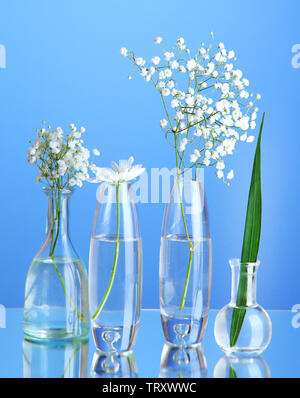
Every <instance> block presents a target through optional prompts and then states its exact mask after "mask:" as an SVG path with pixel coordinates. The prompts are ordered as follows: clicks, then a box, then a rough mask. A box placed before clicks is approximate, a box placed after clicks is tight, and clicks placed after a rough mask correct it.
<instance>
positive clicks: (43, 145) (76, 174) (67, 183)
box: [27, 122, 100, 189]
mask: <svg viewBox="0 0 300 398" xmlns="http://www.w3.org/2000/svg"><path fill="white" fill-rule="evenodd" d="M43 125H44V127H43V128H41V129H37V134H38V136H37V138H36V140H35V141H34V142H33V143H31V142H30V143H31V146H30V148H29V150H28V153H27V160H28V162H29V163H32V164H35V165H36V166H37V167H38V169H39V172H38V177H37V179H36V182H41V181H45V182H46V183H47V185H48V187H49V188H56V189H64V188H71V187H72V186H74V185H77V186H79V187H81V186H82V182H83V181H85V180H88V179H89V177H90V176H89V169H90V168H91V165H92V163H91V162H90V151H89V150H88V149H87V148H85V147H84V146H83V140H82V139H81V136H82V134H83V133H84V132H85V128H84V127H81V128H80V129H79V130H77V128H76V126H75V125H74V124H70V130H71V132H70V133H69V134H67V135H66V137H64V132H63V130H62V128H61V127H57V128H55V129H54V130H52V129H51V127H50V126H48V127H47V128H46V127H45V122H43ZM93 154H94V155H95V156H99V155H100V152H99V151H98V150H97V149H94V150H93Z"/></svg>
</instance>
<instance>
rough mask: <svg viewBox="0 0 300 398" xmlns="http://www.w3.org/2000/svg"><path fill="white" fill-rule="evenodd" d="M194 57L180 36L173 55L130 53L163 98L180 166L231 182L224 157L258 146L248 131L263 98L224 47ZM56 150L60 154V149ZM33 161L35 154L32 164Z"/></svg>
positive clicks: (210, 48) (253, 125)
mask: <svg viewBox="0 0 300 398" xmlns="http://www.w3.org/2000/svg"><path fill="white" fill-rule="evenodd" d="M212 38H213V34H212ZM161 41H162V39H161V38H160V37H157V38H156V39H155V40H154V42H155V43H156V44H160V43H161ZM183 50H184V51H183ZM124 53H125V52H124ZM190 53H191V52H190V49H189V48H186V43H185V40H184V38H182V37H180V38H179V39H177V40H176V43H175V46H173V48H172V50H171V51H166V50H164V51H163V53H162V55H161V56H160V57H159V56H158V55H157V56H155V57H152V58H151V59H150V62H148V63H147V62H146V60H144V59H143V58H141V57H139V58H136V57H135V55H134V53H133V52H127V50H126V54H127V56H128V58H129V59H130V60H131V61H132V62H133V63H134V65H135V66H136V67H137V69H138V70H139V72H140V74H141V75H142V77H143V78H144V79H145V80H146V81H152V82H153V83H154V86H155V88H156V89H157V90H158V91H159V93H160V96H161V98H162V100H163V105H164V110H165V111H166V117H167V119H168V122H167V120H166V119H161V121H160V126H161V127H162V128H163V130H164V133H165V134H166V136H168V135H170V134H172V137H174V139H175V142H174V148H175V151H176V152H177V155H178V156H177V158H178V159H180V162H179V163H180V164H179V165H178V167H179V168H180V169H183V168H185V167H191V168H195V169H197V168H200V167H204V166H210V167H214V168H215V169H216V171H217V177H218V178H220V179H223V180H224V178H225V177H224V175H225V174H226V178H227V180H230V179H232V178H233V176H234V172H233V170H230V171H229V172H227V173H225V174H224V170H225V167H226V165H225V161H224V158H225V157H226V156H229V155H232V154H233V153H234V152H235V146H236V143H237V142H239V141H242V142H247V143H251V142H253V141H254V136H253V135H249V136H248V131H249V130H254V129H255V128H256V122H255V120H256V118H257V112H258V108H257V107H256V106H255V107H254V101H253V97H255V100H256V101H257V100H259V99H260V98H261V95H260V94H257V95H255V96H254V95H253V94H252V93H250V92H249V91H248V87H249V85H250V83H249V80H248V79H247V78H245V77H244V75H243V72H242V71H241V70H240V69H238V68H236V67H235V65H234V62H235V60H236V58H235V52H234V51H233V50H228V49H226V48H225V44H224V43H222V42H220V43H219V44H218V45H217V48H216V49H214V47H213V45H212V44H211V45H209V46H205V44H204V43H201V45H200V48H199V49H198V51H197V53H196V54H195V56H194V57H193V56H192V55H191V54H190ZM158 65H159V66H158ZM156 72H157V73H156ZM178 72H180V75H179V74H178ZM186 72H187V73H186ZM178 76H180V77H178ZM176 77H178V80H176ZM184 80H185V83H183V81H184ZM175 87H176V88H175ZM168 97H169V98H168ZM250 99H252V100H250ZM179 136H180V137H181V139H178V138H177V137H179ZM168 140H169V137H168ZM53 150H54V151H59V150H60V147H59V144H55V145H54V147H53ZM35 156H36V154H35V153H34V151H33V152H32V157H33V159H34V157H35ZM186 157H187V159H188V160H187V161H186ZM190 162H191V163H192V164H190ZM195 175H196V173H195Z"/></svg>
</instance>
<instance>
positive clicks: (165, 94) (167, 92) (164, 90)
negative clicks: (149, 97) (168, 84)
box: [161, 88, 171, 97]
mask: <svg viewBox="0 0 300 398" xmlns="http://www.w3.org/2000/svg"><path fill="white" fill-rule="evenodd" d="M161 93H162V95H163V96H164V97H167V96H168V95H170V93H171V92H170V90H169V89H168V88H163V89H162V91H161Z"/></svg>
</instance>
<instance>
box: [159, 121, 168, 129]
mask: <svg viewBox="0 0 300 398" xmlns="http://www.w3.org/2000/svg"><path fill="white" fill-rule="evenodd" d="M167 124H168V122H167V120H166V119H161V121H160V127H161V128H162V129H164V128H165V127H166V126H167Z"/></svg>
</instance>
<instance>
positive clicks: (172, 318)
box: [160, 235, 211, 346]
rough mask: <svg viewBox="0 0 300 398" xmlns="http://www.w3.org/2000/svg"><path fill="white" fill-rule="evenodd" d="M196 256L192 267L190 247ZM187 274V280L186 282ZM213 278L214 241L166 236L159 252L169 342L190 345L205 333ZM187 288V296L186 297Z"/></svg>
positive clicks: (164, 322)
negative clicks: (212, 248)
mask: <svg viewBox="0 0 300 398" xmlns="http://www.w3.org/2000/svg"><path fill="white" fill-rule="evenodd" d="M191 244H192V246H193V256H192V260H191V264H190V272H189V271H188V268H189V257H190V245H191ZM187 275H189V277H188V281H187ZM210 279H211V239H210V238H203V239H199V240H197V241H196V240H191V239H190V240H188V239H187V237H186V236H185V235H167V236H166V237H165V238H164V237H163V238H162V240H161V250H160V307H161V319H162V325H163V331H164V334H165V337H166V339H167V341H169V342H171V343H173V344H178V345H187V346H191V345H194V344H198V343H199V342H200V341H201V339H202V337H203V334H204V330H205V326H206V322H207V316H208V306H209V298H210V297H209V295H210ZM185 288H186V296H185V300H184V305H182V303H183V296H184V292H185Z"/></svg>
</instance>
